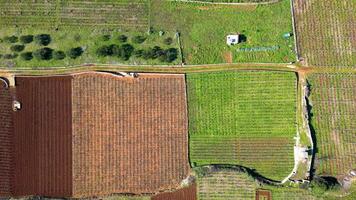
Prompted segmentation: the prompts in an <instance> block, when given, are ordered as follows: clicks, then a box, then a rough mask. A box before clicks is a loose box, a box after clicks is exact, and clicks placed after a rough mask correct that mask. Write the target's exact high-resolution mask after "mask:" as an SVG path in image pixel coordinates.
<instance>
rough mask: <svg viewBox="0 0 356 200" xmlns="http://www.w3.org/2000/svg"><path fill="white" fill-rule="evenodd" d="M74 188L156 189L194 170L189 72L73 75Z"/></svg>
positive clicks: (94, 191) (78, 191)
mask: <svg viewBox="0 0 356 200" xmlns="http://www.w3.org/2000/svg"><path fill="white" fill-rule="evenodd" d="M72 90H73V160H74V161H75V162H74V163H73V186H74V188H73V193H74V196H76V197H78V196H79V197H80V196H92V195H98V194H110V193H131V194H135V193H136V194H137V193H155V192H157V191H160V190H167V189H173V188H177V187H178V186H179V184H180V182H181V181H182V180H183V179H184V178H186V176H187V175H188V172H189V162H188V135H187V132H188V130H187V128H188V127H187V111H186V110H187V108H186V97H185V79H184V75H158V74H150V75H147V74H140V75H139V77H138V78H125V77H119V76H114V75H112V74H102V73H101V74H98V73H87V74H79V75H74V80H73V86H72Z"/></svg>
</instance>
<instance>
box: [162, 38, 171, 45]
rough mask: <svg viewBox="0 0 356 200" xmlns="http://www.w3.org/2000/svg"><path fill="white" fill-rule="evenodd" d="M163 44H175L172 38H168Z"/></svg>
mask: <svg viewBox="0 0 356 200" xmlns="http://www.w3.org/2000/svg"><path fill="white" fill-rule="evenodd" d="M163 42H164V44H166V45H171V44H172V43H173V39H172V38H171V37H168V38H166V39H164V41H163Z"/></svg>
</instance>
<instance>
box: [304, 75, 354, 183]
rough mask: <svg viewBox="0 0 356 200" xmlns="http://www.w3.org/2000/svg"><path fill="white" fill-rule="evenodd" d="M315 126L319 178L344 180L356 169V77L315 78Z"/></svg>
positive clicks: (313, 78)
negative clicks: (341, 178) (330, 177)
mask: <svg viewBox="0 0 356 200" xmlns="http://www.w3.org/2000/svg"><path fill="white" fill-rule="evenodd" d="M308 81H309V83H310V87H311V96H310V102H311V113H312V118H311V120H312V126H313V128H314V130H315V135H316V147H317V154H316V169H317V171H316V172H317V174H319V175H329V176H336V177H338V176H342V175H346V173H348V171H349V170H350V169H355V168H356V143H355V141H356V88H355V85H356V75H354V74H312V75H310V76H309V77H308Z"/></svg>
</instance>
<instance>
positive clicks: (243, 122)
mask: <svg viewBox="0 0 356 200" xmlns="http://www.w3.org/2000/svg"><path fill="white" fill-rule="evenodd" d="M187 83H188V102H189V104H188V107H189V117H190V118H189V135H190V159H191V163H192V164H193V165H198V166H201V165H207V164H236V165H243V166H245V167H249V168H253V169H255V170H256V171H257V172H258V173H260V174H261V175H263V176H265V177H267V178H270V179H274V180H281V179H283V178H285V177H286V176H287V175H288V174H289V173H290V172H291V170H292V169H293V164H294V158H293V145H294V140H293V137H294V136H295V134H296V125H295V123H296V122H295V121H296V76H295V74H293V73H283V72H253V71H247V72H219V73H204V74H200V73H196V74H188V75H187Z"/></svg>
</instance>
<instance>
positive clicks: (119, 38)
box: [117, 35, 127, 43]
mask: <svg viewBox="0 0 356 200" xmlns="http://www.w3.org/2000/svg"><path fill="white" fill-rule="evenodd" d="M117 39H118V40H119V42H122V43H124V42H127V36H126V35H120V36H119V37H118V38H117Z"/></svg>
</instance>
